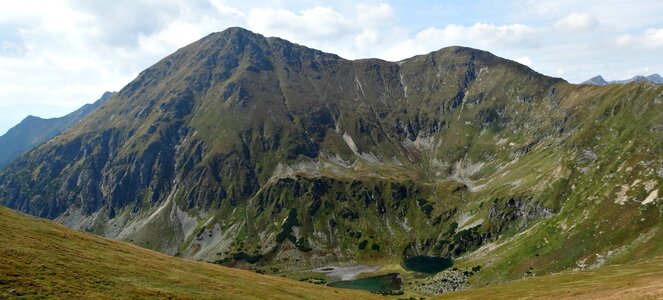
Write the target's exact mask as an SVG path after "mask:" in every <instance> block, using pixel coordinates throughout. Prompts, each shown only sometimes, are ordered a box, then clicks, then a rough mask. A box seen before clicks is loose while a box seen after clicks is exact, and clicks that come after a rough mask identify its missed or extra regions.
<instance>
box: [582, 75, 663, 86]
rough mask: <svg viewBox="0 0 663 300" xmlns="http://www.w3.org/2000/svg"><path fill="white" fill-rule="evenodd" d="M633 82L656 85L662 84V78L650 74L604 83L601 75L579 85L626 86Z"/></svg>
mask: <svg viewBox="0 0 663 300" xmlns="http://www.w3.org/2000/svg"><path fill="white" fill-rule="evenodd" d="M633 82H651V83H656V84H663V77H661V76H660V75H658V74H652V75H649V76H646V77H645V76H642V75H636V76H633V77H632V78H630V79H626V80H612V81H605V79H603V77H602V76H601V75H599V76H596V77H592V78H590V79H588V80H586V81H584V82H583V83H581V84H591V85H608V84H627V83H633Z"/></svg>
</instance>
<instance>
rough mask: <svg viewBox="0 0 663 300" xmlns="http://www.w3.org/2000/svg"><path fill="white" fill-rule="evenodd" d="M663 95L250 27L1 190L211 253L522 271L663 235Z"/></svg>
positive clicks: (103, 111) (476, 58)
mask: <svg viewBox="0 0 663 300" xmlns="http://www.w3.org/2000/svg"><path fill="white" fill-rule="evenodd" d="M662 103H663V87H661V86H658V85H653V84H647V83H642V84H637V85H624V86H620V85H616V86H606V87H598V86H587V85H585V86H576V85H571V84H568V83H566V82H564V81H563V80H561V79H556V78H549V77H546V76H543V75H541V74H538V73H536V72H534V71H532V70H530V69H529V68H527V67H525V66H523V65H520V64H518V63H515V62H512V61H508V60H505V59H501V58H499V57H496V56H494V55H492V54H490V53H487V52H484V51H479V50H475V49H469V48H462V47H450V48H444V49H442V50H439V51H436V52H432V53H430V54H427V55H420V56H416V57H413V58H410V59H406V60H403V61H400V62H387V61H382V60H377V59H363V60H355V61H350V60H345V59H342V58H340V57H338V56H336V55H333V54H328V53H323V52H320V51H317V50H313V49H309V48H306V47H302V46H299V45H296V44H292V43H289V42H287V41H284V40H281V39H278V38H265V37H263V36H261V35H257V34H254V33H251V32H249V31H246V30H243V29H240V28H231V29H228V30H226V31H223V32H220V33H214V34H211V35H209V36H207V37H205V38H203V39H201V40H200V41H197V42H195V43H193V44H191V45H189V46H186V47H184V48H182V49H180V50H178V51H177V52H175V53H174V54H172V55H170V56H168V57H166V58H164V59H163V60H161V61H160V62H158V63H157V64H155V65H153V66H152V67H150V68H148V69H147V70H145V71H144V72H142V73H141V74H140V75H139V76H138V77H137V78H136V79H135V80H134V81H132V82H131V83H129V84H128V85H127V86H126V87H125V88H123V89H122V90H121V91H120V92H119V93H118V94H117V96H115V97H113V98H111V99H110V100H109V101H108V102H107V103H105V104H104V105H102V106H101V107H99V108H98V109H96V110H95V111H94V112H93V113H91V114H90V115H89V116H87V117H86V118H84V119H83V120H82V121H80V122H79V123H77V124H76V125H75V126H74V127H72V128H71V129H69V130H67V131H65V132H63V133H62V134H60V135H58V136H57V137H55V138H53V139H52V140H50V141H48V142H47V143H45V144H43V145H42V146H40V147H38V148H36V149H34V150H32V151H30V152H28V153H27V154H25V155H23V156H22V157H21V158H20V159H19V160H18V161H17V162H16V163H14V164H12V165H11V166H10V167H9V168H8V169H6V170H5V171H3V172H2V173H0V199H1V200H0V201H2V202H1V203H2V204H3V205H6V206H9V207H11V208H14V209H17V210H20V211H23V212H27V213H30V214H34V215H38V216H42V217H48V218H52V219H56V220H58V221H59V222H61V223H64V224H66V225H68V226H71V227H74V228H81V229H85V230H88V231H93V232H96V233H98V234H102V235H104V236H108V237H112V238H116V239H121V240H126V241H130V242H133V243H135V244H138V245H141V246H144V247H148V248H152V249H157V250H159V251H162V252H165V253H169V254H176V255H181V256H184V257H190V258H195V259H203V260H208V261H217V262H222V263H230V264H240V265H242V264H249V263H258V264H267V265H278V266H281V267H283V268H302V267H304V266H309V265H322V264H325V263H329V262H337V261H344V262H348V261H391V262H397V261H398V262H399V261H400V260H401V259H402V258H404V257H409V256H413V255H436V256H445V257H451V258H454V259H455V260H456V263H457V264H459V265H463V264H467V265H472V266H474V265H477V264H480V265H482V266H484V268H483V269H482V270H483V271H482V272H481V274H482V275H481V276H484V277H480V278H479V279H478V280H483V281H493V280H500V279H504V278H514V277H516V278H517V277H520V276H522V274H523V273H525V272H526V271H530V272H531V271H532V269H531V268H534V270H536V271H537V272H547V271H553V270H560V269H565V268H574V267H577V265H578V264H579V263H580V262H582V264H581V265H582V266H588V265H592V264H601V263H602V262H603V261H605V260H608V259H610V260H617V261H618V260H620V259H622V260H627V259H629V258H632V257H634V256H636V255H639V256H643V257H644V256H646V255H650V254H654V253H656V251H657V250H656V249H658V248H655V247H649V246H648V245H651V244H652V243H654V242H651V241H655V240H662V239H660V238H659V235H660V234H661V232H660V227H661V226H660V222H659V221H658V220H660V214H661V213H660V211H661V210H662V209H661V205H660V204H659V203H658V202H657V199H658V186H659V183H660V181H661V177H663V160H662V157H661V155H660V154H661V150H662V147H663V143H662V141H663V139H662V136H661V135H663V134H662V132H663V128H661V125H660V124H663V122H662V121H663V114H661V113H659V112H660V110H661V108H662V106H661V105H662ZM657 238H658V239H657ZM659 248H660V247H659ZM599 258H600V259H599Z"/></svg>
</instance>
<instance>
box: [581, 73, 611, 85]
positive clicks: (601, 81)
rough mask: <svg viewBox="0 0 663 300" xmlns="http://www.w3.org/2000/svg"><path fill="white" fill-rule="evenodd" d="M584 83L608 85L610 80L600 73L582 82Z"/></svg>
mask: <svg viewBox="0 0 663 300" xmlns="http://www.w3.org/2000/svg"><path fill="white" fill-rule="evenodd" d="M582 84H591V85H606V84H608V82H607V81H606V80H605V79H603V76H601V75H598V76H594V77H592V78H590V79H588V80H586V81H584V82H582Z"/></svg>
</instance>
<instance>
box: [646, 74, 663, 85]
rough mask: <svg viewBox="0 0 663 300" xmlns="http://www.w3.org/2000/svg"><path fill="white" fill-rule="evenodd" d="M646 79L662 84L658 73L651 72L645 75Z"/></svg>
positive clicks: (661, 78)
mask: <svg viewBox="0 0 663 300" xmlns="http://www.w3.org/2000/svg"><path fill="white" fill-rule="evenodd" d="M647 80H649V81H651V82H653V83H658V84H663V77H661V75H658V74H652V75H649V76H647Z"/></svg>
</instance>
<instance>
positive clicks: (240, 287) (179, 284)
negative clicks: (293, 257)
mask: <svg viewBox="0 0 663 300" xmlns="http://www.w3.org/2000/svg"><path fill="white" fill-rule="evenodd" d="M0 232H1V233H2V234H0V298H7V297H16V296H18V295H22V296H24V297H27V298H39V297H43V296H49V297H60V298H65V297H66V298H72V297H73V298H88V299H90V298H95V299H99V298H102V299H103V298H168V297H173V298H181V299H187V298H192V299H194V298H195V299H201V298H215V299H224V298H227V299H258V298H270V299H289V298H296V299H307V298H308V299H313V298H318V299H332V298H339V299H353V298H371V297H376V296H375V295H372V294H368V293H363V292H357V291H351V290H339V289H332V288H327V287H322V286H316V285H313V284H309V283H302V282H297V281H293V280H289V279H285V278H280V277H271V276H265V275H260V274H256V273H252V272H248V271H244V270H237V269H230V268H226V267H222V266H217V265H212V264H207V263H201V262H195V261H188V260H183V259H179V258H174V257H170V256H167V255H163V254H160V253H157V252H154V251H150V250H146V249H143V248H140V247H137V246H134V245H130V244H127V243H123V242H117V241H113V240H109V239H105V238H101V237H97V236H94V235H91V234H86V233H82V232H77V231H73V230H71V229H68V228H67V227H64V226H62V225H59V224H56V223H54V222H50V221H44V220H39V219H36V218H33V217H28V216H24V215H19V214H17V213H14V212H13V211H11V210H9V209H7V208H4V207H2V206H0Z"/></svg>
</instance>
